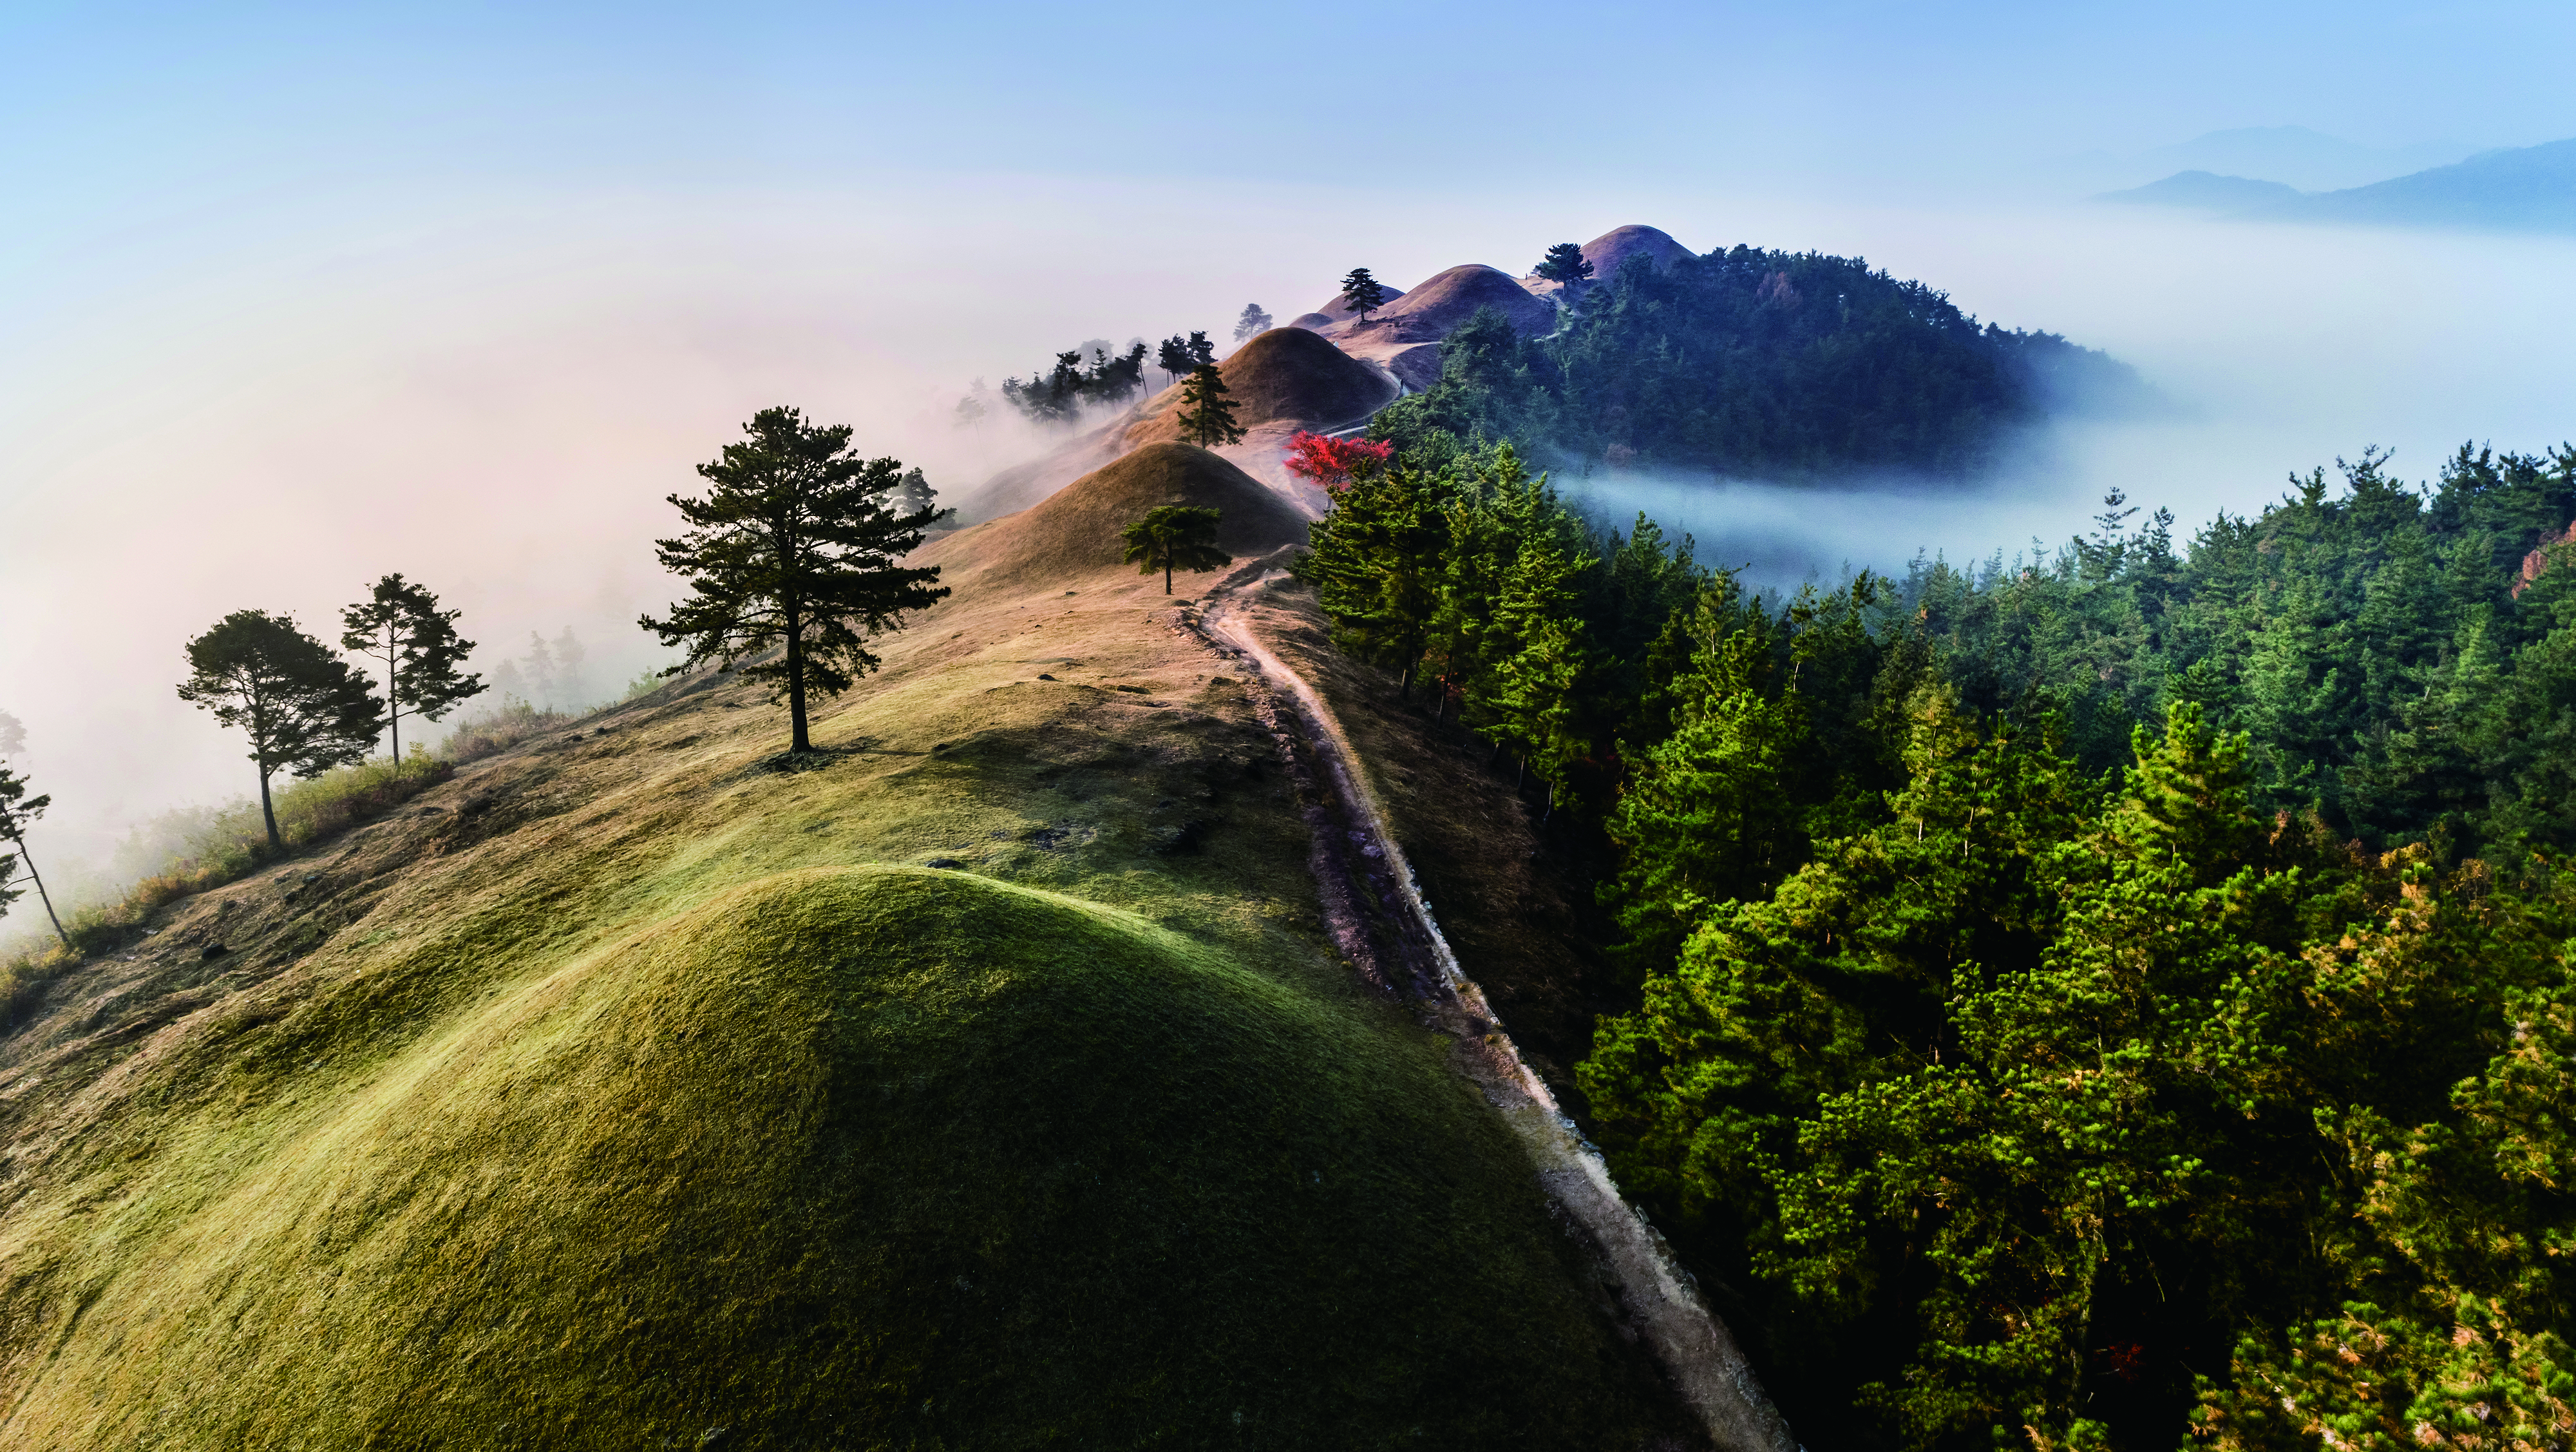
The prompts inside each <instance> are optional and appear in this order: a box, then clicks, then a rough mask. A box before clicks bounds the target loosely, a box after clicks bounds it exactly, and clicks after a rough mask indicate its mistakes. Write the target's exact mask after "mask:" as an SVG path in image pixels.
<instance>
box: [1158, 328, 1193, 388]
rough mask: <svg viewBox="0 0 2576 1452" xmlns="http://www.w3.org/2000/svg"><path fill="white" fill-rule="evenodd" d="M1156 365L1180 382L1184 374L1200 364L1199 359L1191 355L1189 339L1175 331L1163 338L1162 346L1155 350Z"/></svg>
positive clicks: (1174, 380) (1166, 374) (1172, 378)
mask: <svg viewBox="0 0 2576 1452" xmlns="http://www.w3.org/2000/svg"><path fill="white" fill-rule="evenodd" d="M1154 366H1155V367H1157V368H1160V369H1162V370H1163V373H1164V374H1165V376H1167V377H1169V378H1170V379H1171V380H1172V381H1173V382H1175V383H1178V382H1180V381H1181V378H1182V377H1183V376H1184V375H1186V374H1187V373H1189V371H1190V370H1192V369H1194V368H1196V367H1198V366H1199V365H1198V362H1197V360H1195V359H1193V358H1191V357H1190V343H1189V340H1188V339H1187V338H1184V337H1182V336H1181V335H1180V334H1178V333H1174V334H1173V335H1172V336H1170V337H1168V338H1165V339H1164V340H1163V343H1162V346H1161V347H1159V348H1156V349H1155V350H1154Z"/></svg>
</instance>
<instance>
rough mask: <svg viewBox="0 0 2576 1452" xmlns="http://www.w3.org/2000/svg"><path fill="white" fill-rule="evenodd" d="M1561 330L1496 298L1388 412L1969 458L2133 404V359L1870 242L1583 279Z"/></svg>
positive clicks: (1416, 440)
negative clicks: (2018, 434) (1894, 264)
mask: <svg viewBox="0 0 2576 1452" xmlns="http://www.w3.org/2000/svg"><path fill="white" fill-rule="evenodd" d="M1568 288H1569V291H1568V292H1567V293H1566V294H1565V298H1566V299H1567V301H1566V302H1565V304H1564V306H1563V307H1562V309H1561V312H1560V322H1559V326H1558V330H1557V331H1556V332H1555V333H1554V334H1553V335H1551V336H1549V337H1545V338H1537V339H1525V338H1521V337H1519V336H1517V335H1516V334H1515V333H1514V332H1513V331H1512V329H1511V327H1510V325H1509V324H1507V323H1506V322H1504V321H1503V319H1502V318H1501V317H1500V316H1499V315H1483V316H1479V317H1477V318H1475V319H1473V320H1471V321H1470V322H1469V323H1467V324H1466V325H1464V326H1463V327H1462V329H1461V330H1460V331H1459V332H1458V333H1456V334H1454V335H1452V337H1451V338H1450V339H1449V340H1448V346H1447V347H1446V348H1445V349H1444V350H1443V355H1442V356H1443V376H1442V378H1441V380H1440V381H1439V382H1438V383H1437V384H1435V385H1434V386H1433V387H1432V388H1431V389H1429V390H1428V391H1427V392H1424V393H1421V394H1417V395H1415V396H1413V397H1411V398H1407V399H1405V400H1403V401H1401V402H1400V403H1398V404H1397V405H1396V406H1395V407H1394V408H1392V409H1390V410H1388V412H1387V414H1386V415H1385V423H1384V425H1383V427H1382V430H1381V432H1382V433H1383V434H1384V435H1385V436H1387V437H1393V438H1397V439H1401V440H1404V441H1405V442H1407V443H1410V444H1416V445H1419V444H1422V443H1424V442H1425V441H1426V440H1427V439H1428V438H1429V437H1430V436H1431V435H1433V434H1435V433H1440V434H1447V435H1449V436H1452V437H1454V438H1458V439H1472V438H1476V437H1479V436H1481V437H1483V438H1486V439H1510V440H1513V441H1515V442H1517V443H1519V444H1520V445H1521V446H1522V447H1523V450H1524V452H1529V451H1531V450H1533V449H1535V450H1537V451H1539V452H1540V453H1542V454H1546V453H1563V454H1566V455H1569V456H1572V457H1578V458H1582V459H1587V460H1590V459H1600V460H1606V461H1608V462H1610V463H1612V464H1615V465H1622V466H1625V465H1645V466H1662V467H1666V468H1689V469H1711V470H1716V471H1718V472H1722V473H1725V472H1760V473H1770V474H1785V475H1792V476H1794V475H1798V474H1804V473H1815V472H1824V471H1835V470H1849V469H1853V468H1888V469H1903V470H1909V471H1915V472H1922V473H1930V474H1936V475H1959V474H1964V473H1967V472H1970V471H1973V470H1975V469H1976V468H1978V467H1980V466H1983V465H1985V464H1988V463H1991V462H1992V461H1993V460H1994V458H1995V457H1996V455H1997V452H1998V451H1999V450H2000V449H2001V448H2002V447H2004V446H2005V444H2006V443H2007V442H2008V440H2009V438H2010V436H2011V433H2012V431H2013V430H2014V429H2015V428H2017V427H2018V426H2020V425H2024V424H2028V423H2032V422H2035V421H2037V420H2038V419H2039V418H2041V417H2042V416H2043V415H2044V414H2046V413H2047V412H2048V411H2049V410H2050V409H2051V408H2054V407H2061V406H2069V405H2093V406H2133V405H2135V404H2137V403H2139V402H2141V401H2143V400H2144V398H2145V397H2146V389H2145V387H2144V385H2143V384H2141V383H2140V382H2139V381H2138V379H2137V377H2136V375H2135V374H2134V373H2133V372H2132V371H2131V370H2130V369H2129V368H2127V367H2126V366H2125V365H2123V364H2120V363H2118V362H2115V361H2113V360H2112V359H2111V358H2109V357H2107V356H2105V355H2104V354H2101V353H2098V352H2094V351H2092V350H2090V349H2086V348H2081V347H2077V346H2076V345H2074V344H2072V343H2069V342H2067V341H2066V340H2065V339H2064V338H2061V337H2058V336H2056V335H2054V334H2051V333H2031V332H2020V331H2010V330H2006V329H2004V328H2001V327H1997V326H1995V325H1993V324H1991V323H1989V324H1984V325H1982V326H1981V325H1980V324H1979V323H1978V322H1977V320H1976V319H1974V318H1972V317H1969V316H1968V315H1967V314H1965V313H1963V312H1961V311H1960V310H1959V308H1958V307H1957V306H1956V305H1955V304H1953V303H1952V302H1951V301H1950V300H1949V298H1948V297H1947V296H1946V295H1945V294H1943V293H1941V292H1939V291H1937V290H1935V289H1933V288H1931V287H1929V286H1926V285H1925V284H1923V283H1920V282H1913V281H1907V280H1902V279H1899V278H1895V277H1892V276H1890V275H1889V274H1888V273H1886V272H1884V271H1881V270H1876V269H1873V268H1871V267H1870V266H1869V264H1868V263H1867V262H1864V261H1862V260H1861V259H1859V258H1851V257H1832V256H1827V255H1825V254H1822V253H1814V252H1802V253H1791V252H1779V251H1767V250H1764V249H1761V248H1755V247H1745V246H1738V247H1736V248H1734V249H1732V250H1730V251H1725V252H1712V253H1710V254H1708V255H1707V256H1705V257H1683V258H1678V259H1675V260H1674V261H1672V262H1671V263H1670V264H1669V265H1668V266H1666V267H1664V268H1661V269H1658V268H1656V267H1654V266H1651V265H1649V264H1648V263H1647V262H1646V261H1644V260H1643V259H1639V260H1635V261H1631V262H1630V263H1629V264H1628V265H1627V266H1626V267H1623V268H1622V269H1620V271H1619V273H1618V275H1617V276H1616V277H1612V278H1605V279H1601V280H1599V281H1593V282H1583V281H1575V282H1570V283H1569V284H1568Z"/></svg>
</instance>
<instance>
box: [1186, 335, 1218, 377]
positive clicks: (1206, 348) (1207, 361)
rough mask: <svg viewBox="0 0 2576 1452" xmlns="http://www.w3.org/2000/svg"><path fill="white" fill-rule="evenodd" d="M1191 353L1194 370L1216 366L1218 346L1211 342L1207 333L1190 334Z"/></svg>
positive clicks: (1191, 363)
mask: <svg viewBox="0 0 2576 1452" xmlns="http://www.w3.org/2000/svg"><path fill="white" fill-rule="evenodd" d="M1189 353H1190V366H1191V367H1192V368H1214V367H1215V366H1216V344H1214V343H1211V342H1209V341H1208V335H1207V334H1205V333H1192V334H1190V341H1189Z"/></svg>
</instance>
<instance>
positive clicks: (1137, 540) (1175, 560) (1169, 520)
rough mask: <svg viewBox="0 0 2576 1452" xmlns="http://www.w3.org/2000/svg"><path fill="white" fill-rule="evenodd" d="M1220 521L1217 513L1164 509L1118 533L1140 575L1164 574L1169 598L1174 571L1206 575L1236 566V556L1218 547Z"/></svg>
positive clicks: (1183, 507) (1175, 507) (1181, 507)
mask: <svg viewBox="0 0 2576 1452" xmlns="http://www.w3.org/2000/svg"><path fill="white" fill-rule="evenodd" d="M1221 518H1223V515H1222V514H1221V513H1220V512H1219V511H1217V510H1214V509H1202V508H1197V507H1194V506H1191V505H1186V504H1166V505H1163V506H1161V507H1160V508H1158V509H1156V510H1154V511H1153V512H1152V513H1150V514H1148V515H1146V516H1145V517H1144V518H1143V519H1140V520H1137V521H1136V522H1135V523H1134V524H1131V525H1129V526H1127V527H1126V528H1125V529H1124V530H1121V531H1119V535H1118V538H1119V541H1120V542H1121V543H1122V544H1124V545H1126V547H1127V555H1126V559H1125V563H1127V564H1131V565H1134V566H1135V567H1136V573H1137V574H1140V575H1150V574H1152V573H1154V572H1155V571H1156V570H1161V571H1162V572H1163V593H1164V594H1166V595H1169V594H1170V593H1172V571H1173V570H1175V569H1182V570H1188V571H1190V572H1192V573H1193V574H1203V573H1205V572H1207V571H1209V570H1221V569H1223V568H1225V567H1226V566H1227V565H1230V564H1233V563H1234V556H1232V555H1229V554H1227V553H1226V552H1225V551H1224V550H1222V549H1219V548H1218V547H1217V542H1216V527H1217V522H1218V521H1219V520H1220V519H1221Z"/></svg>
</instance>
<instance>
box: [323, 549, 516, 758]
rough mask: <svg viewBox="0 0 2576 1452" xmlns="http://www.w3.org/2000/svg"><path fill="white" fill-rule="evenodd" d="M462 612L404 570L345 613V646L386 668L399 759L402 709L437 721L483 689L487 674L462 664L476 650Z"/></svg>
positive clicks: (389, 721) (390, 724)
mask: <svg viewBox="0 0 2576 1452" xmlns="http://www.w3.org/2000/svg"><path fill="white" fill-rule="evenodd" d="M463 613H464V612H462V611H458V610H441V609H439V608H438V597H437V596H436V595H434V594H431V593H430V591H429V590H428V588H427V587H425V586H421V585H415V584H412V583H411V582H410V581H407V580H405V579H404V578H403V577H402V576H400V575H387V576H385V577H384V578H383V579H380V580H378V581H376V583H375V585H374V587H373V588H372V589H370V590H369V591H368V594H367V598H366V599H364V600H361V601H359V602H358V603H357V604H355V605H351V606H349V607H348V608H346V609H344V610H342V611H341V612H340V624H341V626H342V627H343V628H342V630H341V634H340V646H341V648H342V649H344V650H354V651H356V652H358V653H359V654H361V655H364V656H367V657H368V658H370V659H372V660H375V661H377V662H379V663H381V664H382V665H383V667H384V672H385V700H386V702H387V706H388V709H387V710H386V712H385V725H386V728H387V729H388V730H389V731H390V732H391V733H392V737H391V741H392V751H393V759H394V760H395V761H396V762H400V761H401V760H402V718H403V712H405V711H406V710H408V711H410V712H411V713H412V714H413V715H415V716H418V717H420V718H421V719H423V720H425V721H435V720H437V719H438V718H439V717H441V716H444V715H446V714H447V712H448V709H449V708H450V707H452V706H454V705H455V704H456V703H457V702H459V701H462V700H465V699H466V698H468V697H470V696H473V695H476V694H478V693H480V692H481V691H482V689H483V678H482V677H480V676H477V675H469V674H467V673H466V672H465V671H463V670H461V669H459V667H460V666H462V665H463V664H464V661H465V657H466V656H468V655H470V654H472V653H473V650H474V642H472V641H470V640H466V639H464V638H463V637H461V636H459V635H458V634H457V633H456V619H457V617H458V616H459V615H461V614H463Z"/></svg>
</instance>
